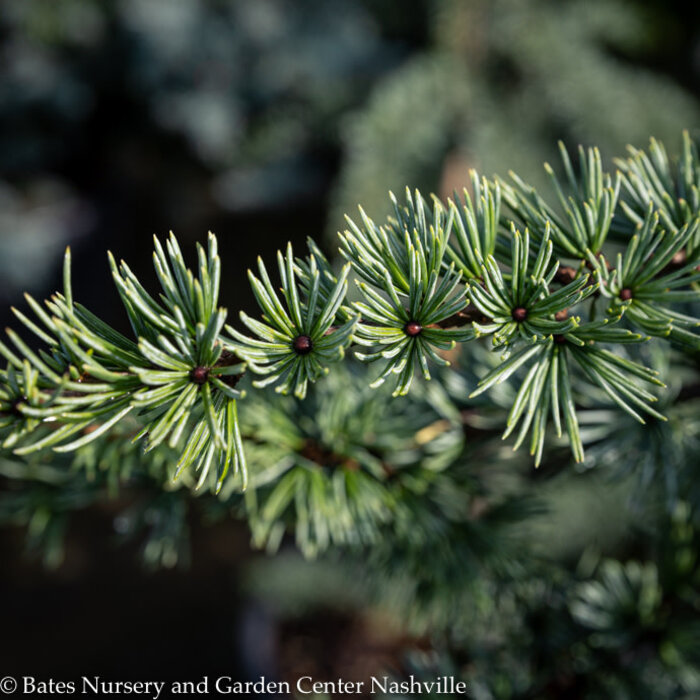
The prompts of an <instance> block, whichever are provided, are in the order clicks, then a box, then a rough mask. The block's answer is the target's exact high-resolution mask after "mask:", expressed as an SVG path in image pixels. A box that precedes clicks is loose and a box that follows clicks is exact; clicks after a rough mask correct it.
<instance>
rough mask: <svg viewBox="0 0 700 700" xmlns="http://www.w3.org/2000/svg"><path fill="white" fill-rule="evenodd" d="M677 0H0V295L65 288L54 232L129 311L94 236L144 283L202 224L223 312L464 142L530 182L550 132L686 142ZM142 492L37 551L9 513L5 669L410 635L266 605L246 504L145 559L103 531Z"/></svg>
mask: <svg viewBox="0 0 700 700" xmlns="http://www.w3.org/2000/svg"><path fill="white" fill-rule="evenodd" d="M692 12H693V14H688V10H687V4H686V3H680V2H660V1H659V2H654V1H652V0H649V1H648V2H637V3H609V2H608V3H604V2H598V3H595V2H590V3H581V2H579V3H575V2H555V1H554V0H552V1H551V2H545V1H541V2H534V0H532V1H530V0H528V1H527V2H507V1H505V0H499V1H498V2H493V3H489V2H488V1H487V0H483V1H478V0H477V1H474V2H472V1H470V0H468V1H466V2H458V1H455V2H449V1H445V2H439V1H436V0H434V1H432V2H431V1H430V0H405V1H403V2H400V3H398V2H390V1H389V0H376V1H372V0H363V1H362V2H352V1H351V0H301V1H298V2H293V1H292V0H287V1H285V0H260V1H257V0H256V1H255V2H243V1H240V2H235V1H232V2H223V1H216V0H208V1H205V0H197V1H195V0H192V2H175V1H174V0H140V1H139V0H130V1H127V0H124V1H119V0H109V1H108V0H105V1H103V2H97V1H95V2H91V1H90V0H65V1H62V2H45V1H43V0H21V1H18V0H0V300H1V301H2V306H1V308H0V314H2V321H3V323H4V324H5V325H7V324H8V323H11V319H12V315H11V313H10V310H9V306H10V305H11V304H20V303H22V299H21V292H22V291H23V290H29V291H31V293H32V294H33V295H35V296H37V297H40V298H41V297H43V296H45V295H47V294H50V293H51V291H53V290H54V289H56V288H58V286H59V285H60V281H59V279H60V263H61V256H62V252H63V248H64V247H65V245H67V244H70V245H71V247H72V250H73V260H74V267H73V269H74V287H75V294H76V297H77V298H78V299H80V300H81V301H83V302H84V303H85V304H86V305H87V306H88V307H89V308H91V310H93V311H94V312H95V313H97V314H99V315H100V316H101V317H102V318H104V319H105V320H107V321H108V322H109V323H111V324H113V325H114V326H116V327H118V328H120V329H121V330H127V324H126V317H125V315H124V314H123V313H122V310H121V307H120V306H119V304H118V299H117V294H116V292H115V290H114V288H113V286H112V284H111V280H110V275H109V270H108V267H107V261H106V255H105V252H106V250H108V249H110V250H112V251H113V252H114V253H115V254H116V255H117V257H123V258H124V259H126V260H127V261H128V262H129V265H130V266H131V267H132V269H134V270H135V271H136V272H137V274H139V275H140V276H141V277H142V279H144V280H145V281H146V282H147V283H151V282H153V279H154V278H153V277H152V275H151V267H150V250H151V237H152V235H153V234H154V233H155V234H158V235H159V236H161V237H162V236H164V235H165V234H166V233H167V232H168V231H169V230H170V229H172V230H174V231H175V233H176V234H177V235H178V237H179V239H180V241H181V243H182V245H183V248H184V249H185V251H186V255H187V254H189V255H190V256H191V255H192V253H193V249H194V242H195V241H203V240H205V236H206V232H207V231H208V230H212V231H214V232H215V233H216V234H217V235H218V238H219V243H220V249H221V257H222V261H223V265H224V271H225V272H224V277H223V286H222V303H223V304H224V305H225V306H227V307H228V308H229V310H230V312H231V314H232V315H235V314H236V313H237V311H238V310H240V309H250V307H251V303H252V294H251V292H250V289H249V287H248V284H247V281H246V278H245V275H244V270H245V269H246V268H247V267H249V266H251V265H252V264H254V261H255V258H256V256H257V255H262V256H263V258H264V259H265V260H271V259H272V258H273V256H274V253H275V251H276V250H277V249H278V248H280V247H281V246H283V245H284V244H286V242H287V241H288V240H291V241H293V242H294V243H295V245H296V246H301V245H302V244H303V241H304V240H305V238H306V237H307V236H309V235H310V236H313V237H314V238H316V239H317V240H319V241H321V242H322V243H323V245H324V247H325V248H326V249H327V250H329V251H332V249H333V246H332V234H333V232H334V231H335V230H337V229H338V228H340V227H341V226H342V213H343V212H344V211H352V210H353V207H354V205H355V204H357V203H363V204H365V205H366V206H367V208H368V209H369V210H370V212H371V213H372V212H373V213H381V211H380V210H381V207H382V206H385V205H383V204H382V203H383V202H385V201H386V197H385V193H386V191H387V190H388V189H390V188H393V189H395V190H396V189H398V190H400V189H401V188H402V187H403V186H405V185H410V186H420V187H422V188H426V189H427V190H434V191H438V192H442V193H445V192H449V191H451V189H452V187H453V186H456V185H459V186H461V185H463V184H465V183H466V172H467V168H468V167H477V168H479V169H482V170H483V171H484V172H485V174H489V175H490V174H492V173H494V172H501V173H505V172H506V171H507V170H508V169H509V168H511V167H515V168H516V169H518V170H519V171H520V172H521V173H522V174H524V175H525V176H526V177H527V178H529V179H531V180H532V181H534V182H537V178H538V177H540V174H539V173H540V170H541V162H542V160H544V159H545V158H551V157H552V153H553V152H554V148H555V144H556V140H557V139H558V138H564V139H566V141H567V143H570V144H575V143H578V142H583V143H585V144H592V143H596V144H598V145H600V146H601V148H602V150H603V153H604V156H605V157H606V159H608V162H609V158H610V157H611V156H613V155H618V154H622V152H623V150H624V145H625V144H626V143H627V142H632V143H634V144H635V145H638V146H643V145H645V143H646V140H647V138H648V136H650V135H655V136H657V137H659V138H662V139H664V140H666V141H667V142H668V143H669V144H677V143H678V140H679V134H680V130H681V129H682V128H692V127H696V126H697V125H698V115H699V114H700V112H699V111H698V104H699V100H700V17H699V13H698V9H697V8H696V9H694V10H693V11H692ZM542 18H546V21H543V19H542ZM601 105H603V106H604V109H601ZM190 259H192V258H190ZM5 487H6V483H5V480H4V479H3V481H2V488H3V489H4V488H5ZM134 498H138V496H137V495H136V494H130V493H129V492H128V491H127V492H123V493H121V494H120V496H119V499H118V500H116V501H110V502H106V503H104V504H102V505H101V506H99V507H91V508H90V509H87V510H85V511H84V512H79V513H78V514H77V515H76V516H75V517H73V518H72V519H71V521H70V523H69V524H68V525H67V537H66V540H65V551H64V554H63V557H62V559H61V560H60V564H59V565H58V566H55V567H53V568H51V567H49V568H47V567H46V566H45V562H43V561H42V557H41V553H40V552H33V551H31V549H30V551H27V547H26V546H25V532H24V530H23V529H20V528H13V527H6V528H4V529H3V530H2V531H0V562H1V564H0V600H1V601H2V623H1V625H0V630H1V631H0V644H1V645H2V650H1V651H0V667H1V670H2V672H3V674H4V673H5V672H8V673H10V672H11V673H12V674H13V675H17V676H19V675H20V674H23V673H27V674H29V673H30V674H33V675H36V676H37V677H39V678H49V677H54V678H57V679H66V680H68V679H72V678H75V677H77V676H79V675H83V674H94V673H101V674H104V675H105V676H109V677H113V678H117V679H124V678H130V679H138V678H145V679H162V680H168V679H183V680H184V679H186V680H197V679H199V678H200V677H201V676H203V675H205V674H210V675H219V674H228V675H231V676H234V677H239V678H245V677H257V675H259V674H260V673H266V674H268V675H270V674H275V673H276V672H277V671H278V670H279V666H280V660H281V659H282V664H284V659H285V658H286V659H290V658H291V659H296V661H295V662H294V663H299V664H303V663H311V661H310V659H314V660H315V663H317V664H319V665H320V666H323V663H325V662H324V659H326V658H331V657H333V658H337V657H338V655H339V651H338V647H339V646H342V645H343V644H344V645H345V652H346V653H345V656H346V657H347V658H350V657H352V658H353V659H354V662H357V660H358V659H362V660H363V662H366V663H369V664H377V665H379V664H382V663H390V662H391V659H392V655H393V653H394V646H398V645H399V643H400V640H398V639H390V640H386V639H380V640H379V641H377V639H376V636H375V637H373V636H372V634H371V633H368V632H367V630H366V629H364V628H363V627H362V624H359V623H357V621H356V620H354V619H353V618H352V616H350V615H348V616H343V615H340V616H339V617H337V618H331V619H329V618H324V619H313V618H312V619H310V620H306V621H305V622H303V623H296V626H292V627H291V628H290V627H284V626H283V625H281V624H280V623H279V622H278V621H275V619H273V618H272V617H271V616H270V613H269V610H268V609H267V607H266V603H265V601H261V600H257V599H256V598H255V596H254V595H252V594H251V592H250V590H249V588H248V587H246V585H245V581H246V571H247V566H248V563H249V562H250V561H251V559H257V558H259V557H260V556H261V555H258V554H253V553H252V552H251V551H250V549H249V546H248V534H247V532H246V529H245V527H244V526H243V525H238V524H235V523H221V524H218V525H216V526H213V527H204V526H203V525H202V524H201V523H200V522H199V519H198V517H197V506H196V504H194V505H193V507H192V512H191V513H190V514H189V520H190V522H191V525H192V528H193V529H192V533H191V540H190V552H191V555H190V561H189V564H188V565H185V566H182V562H180V566H178V567H175V568H173V569H169V570H160V571H157V572H153V571H149V570H147V569H145V568H144V565H143V564H142V560H141V556H140V550H141V547H142V543H141V542H139V541H138V539H136V540H131V541H129V542H127V543H118V541H117V540H118V537H117V535H116V534H115V527H114V520H115V517H117V514H118V513H119V512H120V509H121V508H123V507H125V505H128V504H129V503H130V502H131V501H132V500H133V499H134ZM54 563H57V564H58V563H59V562H58V560H56V561H55V562H54ZM299 648H301V649H302V650H303V649H305V650H306V652H305V655H304V653H303V652H298V649H299ZM246 650H247V651H246ZM251 650H252V651H251ZM295 650H296V651H295ZM351 652H352V653H351ZM295 654H297V656H295ZM299 659H301V661H300V660H299ZM304 659H305V661H304ZM347 663H348V664H350V663H351V661H348V662H347ZM325 670H326V671H328V668H325Z"/></svg>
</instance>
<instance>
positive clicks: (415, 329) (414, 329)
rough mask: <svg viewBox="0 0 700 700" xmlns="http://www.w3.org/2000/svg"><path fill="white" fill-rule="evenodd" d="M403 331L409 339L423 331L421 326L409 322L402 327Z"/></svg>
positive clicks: (414, 322) (416, 322)
mask: <svg viewBox="0 0 700 700" xmlns="http://www.w3.org/2000/svg"><path fill="white" fill-rule="evenodd" d="M403 330H404V333H405V334H406V335H408V336H410V337H411V338H415V337H416V336H417V335H419V334H420V332H421V331H422V330H423V326H421V325H420V323H418V321H409V322H408V323H407V324H406V325H405V326H404V327H403Z"/></svg>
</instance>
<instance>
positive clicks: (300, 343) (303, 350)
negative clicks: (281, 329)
mask: <svg viewBox="0 0 700 700" xmlns="http://www.w3.org/2000/svg"><path fill="white" fill-rule="evenodd" d="M313 347H314V344H313V342H312V340H311V338H310V337H309V336H308V335H298V336H297V337H296V338H294V340H293V341H292V348H293V349H294V352H295V353H296V354H297V355H308V354H309V353H310V352H311V351H312V350H313Z"/></svg>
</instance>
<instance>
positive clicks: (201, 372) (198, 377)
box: [190, 367, 209, 384]
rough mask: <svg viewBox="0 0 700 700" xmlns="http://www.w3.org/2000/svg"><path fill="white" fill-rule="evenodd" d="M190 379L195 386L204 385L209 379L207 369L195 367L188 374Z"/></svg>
mask: <svg viewBox="0 0 700 700" xmlns="http://www.w3.org/2000/svg"><path fill="white" fill-rule="evenodd" d="M190 379H191V380H192V381H193V382H194V383H195V384H206V383H207V379H209V367H195V368H194V369H193V370H192V371H191V372H190Z"/></svg>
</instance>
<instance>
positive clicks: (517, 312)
mask: <svg viewBox="0 0 700 700" xmlns="http://www.w3.org/2000/svg"><path fill="white" fill-rule="evenodd" d="M511 315H512V316H513V320H514V321H517V322H518V323H522V322H523V321H524V320H525V319H526V318H527V309H526V308H525V307H523V306H516V307H515V308H514V309H513V311H512V312H511Z"/></svg>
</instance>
